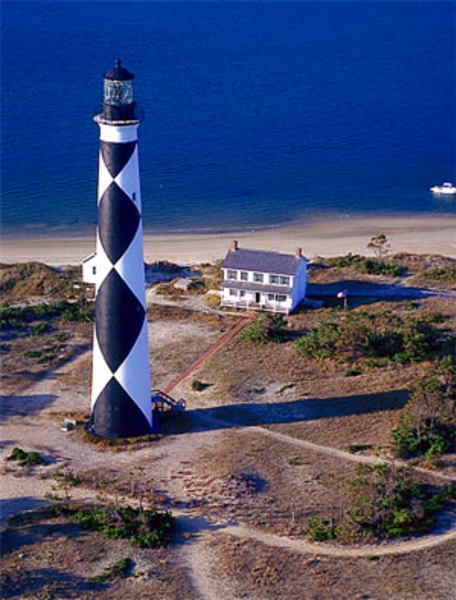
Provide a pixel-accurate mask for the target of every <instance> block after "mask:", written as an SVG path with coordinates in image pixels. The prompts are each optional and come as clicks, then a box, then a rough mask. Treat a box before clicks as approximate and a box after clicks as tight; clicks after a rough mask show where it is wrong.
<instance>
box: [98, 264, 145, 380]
mask: <svg viewBox="0 0 456 600" xmlns="http://www.w3.org/2000/svg"><path fill="white" fill-rule="evenodd" d="M145 315H146V311H145V310H144V308H143V306H142V304H141V303H140V301H139V300H138V298H137V297H136V296H135V294H134V293H133V292H132V291H131V290H130V288H129V287H128V285H127V284H126V283H125V282H124V280H123V279H122V277H120V275H119V274H118V273H117V271H115V270H114V269H112V270H111V271H110V273H109V275H108V276H107V277H106V279H105V280H104V281H103V283H102V284H101V287H100V289H99V290H98V293H97V297H96V301H95V329H96V335H97V340H98V344H99V346H100V350H101V352H102V354H103V356H104V359H105V361H106V363H107V365H108V366H109V368H110V369H111V371H112V372H113V373H114V372H115V371H117V369H118V368H119V367H120V365H121V364H122V363H123V361H124V360H125V359H126V357H127V356H128V354H129V353H130V351H131V349H132V348H133V346H134V343H135V342H136V340H137V338H138V335H139V334H140V332H141V328H142V326H143V323H144V318H145Z"/></svg>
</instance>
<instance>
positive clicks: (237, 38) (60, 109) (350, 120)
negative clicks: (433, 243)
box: [2, 0, 456, 234]
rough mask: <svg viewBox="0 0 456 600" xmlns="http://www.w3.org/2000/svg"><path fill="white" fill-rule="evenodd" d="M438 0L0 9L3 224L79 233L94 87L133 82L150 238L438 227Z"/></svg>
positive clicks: (449, 47)
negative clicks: (125, 79) (112, 78)
mask: <svg viewBox="0 0 456 600" xmlns="http://www.w3.org/2000/svg"><path fill="white" fill-rule="evenodd" d="M455 22H456V21H455V4H454V3H453V2H342V1H336V2H261V3H256V2H227V1H223V2H215V1H214V2H130V1H128V2H127V1H126V2H120V1H117V2H95V1H85V2H83V1H79V2H71V1H57V0H55V1H53V2H41V1H40V0H37V1H34V2H20V1H11V0H9V1H6V2H4V3H3V26H2V34H3V35H2V41H3V63H2V67H3V114H2V121H3V127H2V140H3V143H2V147H3V161H2V224H3V230H4V232H6V233H8V232H9V233H13V234H19V233H27V232H35V233H39V232H43V233H46V234H50V233H53V232H54V233H58V232H68V231H72V232H89V231H91V230H92V229H93V224H94V222H95V221H96V200H95V197H96V177H97V148H98V128H97V126H96V125H95V124H94V123H93V121H92V117H93V115H94V114H95V112H96V111H97V107H98V103H99V101H100V99H101V91H102V73H103V72H104V71H106V70H107V69H108V68H110V67H111V65H112V63H113V60H114V59H115V58H117V57H121V58H122V61H123V64H124V65H125V66H126V67H127V68H128V69H129V70H131V71H133V72H134V73H135V74H136V77H135V93H136V97H137V99H138V100H139V102H140V103H141V104H142V106H143V107H144V110H145V113H146V119H145V121H144V123H143V124H142V125H141V128H140V161H141V173H142V190H143V203H144V223H145V227H146V229H150V230H155V231H156V230H163V231H166V230H184V231H195V230H228V229H232V228H246V227H248V228H255V227H269V226H275V225H279V224H282V223H284V222H287V221H291V220H296V219H303V220H309V219H321V218H328V217H343V216H347V215H349V216H352V215H357V214H367V215H369V214H371V215H384V214H398V213H401V214H404V213H413V214H437V213H450V212H453V210H454V206H455V204H456V201H455V200H454V197H453V200H451V199H450V200H444V199H441V198H436V197H433V196H432V195H431V194H430V193H429V191H428V188H429V186H430V185H433V184H436V183H440V182H442V181H446V180H454V179H456V177H455V148H456V144H455V141H456V140H455V114H456V103H455V90H456V81H455V73H456V68H455V66H456V65H455V62H456V61H455V53H454V48H455V40H456V36H455Z"/></svg>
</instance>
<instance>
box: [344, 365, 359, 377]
mask: <svg viewBox="0 0 456 600" xmlns="http://www.w3.org/2000/svg"><path fill="white" fill-rule="evenodd" d="M362 372H363V371H362V369H359V368H358V367H353V368H351V369H347V370H346V371H345V377H357V376H358V375H361V374H362Z"/></svg>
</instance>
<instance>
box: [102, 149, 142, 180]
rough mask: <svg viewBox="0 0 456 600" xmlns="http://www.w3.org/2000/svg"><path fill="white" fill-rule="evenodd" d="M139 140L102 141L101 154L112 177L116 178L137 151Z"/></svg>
mask: <svg viewBox="0 0 456 600" xmlns="http://www.w3.org/2000/svg"><path fill="white" fill-rule="evenodd" d="M136 143H137V142H125V143H123V144H119V143H115V142H101V155H102V157H103V162H104V164H105V165H106V168H107V169H108V171H109V173H110V174H111V177H112V178H113V179H114V178H115V177H117V175H118V174H119V173H120V172H121V171H122V169H123V168H124V167H125V165H126V164H127V163H128V161H129V160H130V158H131V155H132V154H133V152H134V151H135V148H136Z"/></svg>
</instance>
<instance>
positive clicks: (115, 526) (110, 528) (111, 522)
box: [70, 506, 174, 548]
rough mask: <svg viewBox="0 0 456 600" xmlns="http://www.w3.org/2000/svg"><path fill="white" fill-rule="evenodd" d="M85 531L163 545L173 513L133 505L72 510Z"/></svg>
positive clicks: (143, 545) (140, 545)
mask: <svg viewBox="0 0 456 600" xmlns="http://www.w3.org/2000/svg"><path fill="white" fill-rule="evenodd" d="M70 517H71V518H72V519H75V520H76V521H77V522H78V523H79V525H80V526H81V528H82V529H84V530H86V531H99V532H100V533H102V534H103V535H105V536H106V537H108V538H111V539H128V540H129V541H130V542H131V543H132V544H133V546H137V547H138V548H160V547H162V546H165V545H167V544H168V543H169V541H170V539H171V534H172V531H173V529H174V517H173V516H172V515H171V513H170V512H169V511H159V510H157V509H156V508H150V509H144V508H141V507H140V508H132V507H131V506H124V507H114V506H105V507H104V506H98V507H95V508H87V509H81V510H77V511H70Z"/></svg>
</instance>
